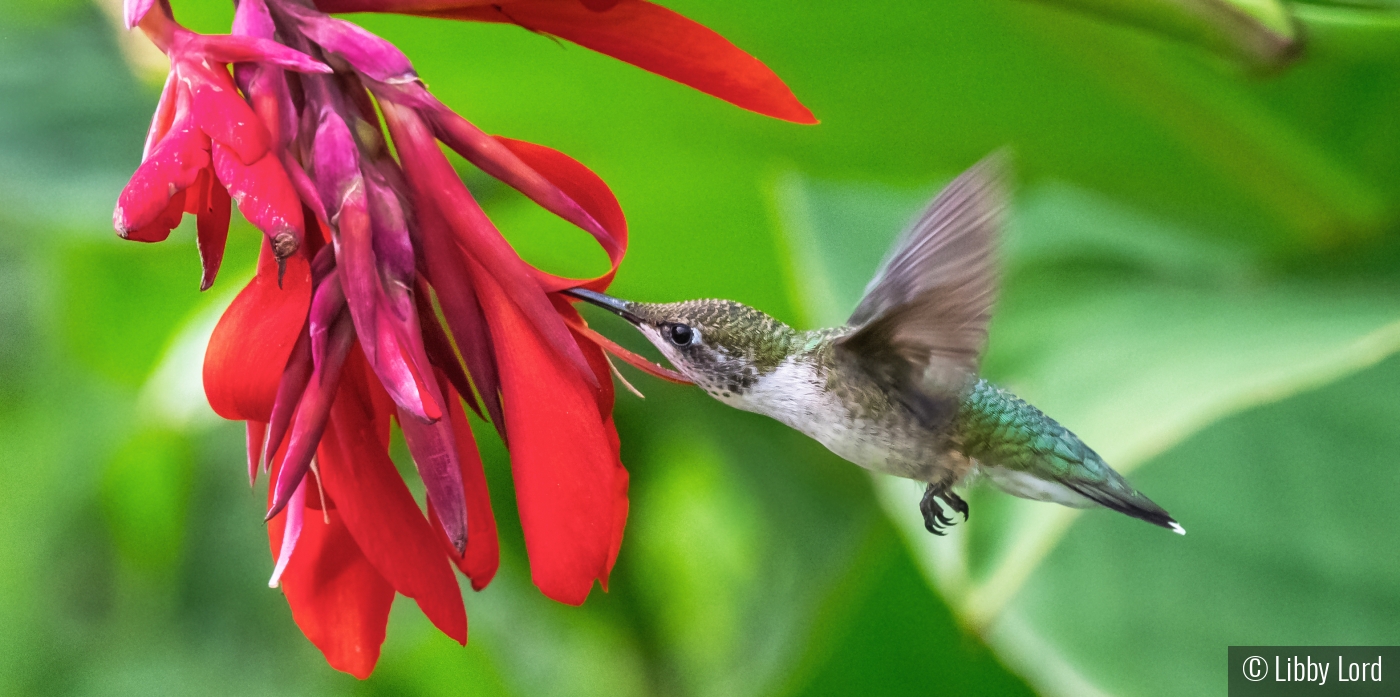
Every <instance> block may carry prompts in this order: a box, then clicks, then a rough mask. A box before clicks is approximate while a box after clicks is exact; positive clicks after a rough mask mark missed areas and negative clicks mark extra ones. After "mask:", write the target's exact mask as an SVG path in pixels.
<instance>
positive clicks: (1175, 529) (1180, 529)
mask: <svg viewBox="0 0 1400 697" xmlns="http://www.w3.org/2000/svg"><path fill="white" fill-rule="evenodd" d="M1170 525H1171V526H1172V532H1174V533H1176V534H1178V535H1185V534H1186V528H1183V527H1181V526H1180V525H1178V524H1177V523H1176V521H1172V522H1171V523H1170Z"/></svg>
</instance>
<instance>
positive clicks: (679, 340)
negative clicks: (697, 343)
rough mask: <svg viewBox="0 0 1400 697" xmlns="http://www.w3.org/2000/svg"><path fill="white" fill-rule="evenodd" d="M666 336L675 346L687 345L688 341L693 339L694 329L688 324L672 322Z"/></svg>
mask: <svg viewBox="0 0 1400 697" xmlns="http://www.w3.org/2000/svg"><path fill="white" fill-rule="evenodd" d="M667 336H669V337H670V339H671V343H673V344H675V345H677V346H689V345H690V342H692V341H694V340H695V330H693V329H691V328H690V325H688V324H673V325H671V327H670V329H669V330H668V331H667Z"/></svg>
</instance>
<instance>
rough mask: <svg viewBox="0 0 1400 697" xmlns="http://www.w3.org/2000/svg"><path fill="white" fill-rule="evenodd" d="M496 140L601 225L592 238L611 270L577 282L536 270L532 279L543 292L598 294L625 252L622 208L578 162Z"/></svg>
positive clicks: (519, 143)
mask: <svg viewBox="0 0 1400 697" xmlns="http://www.w3.org/2000/svg"><path fill="white" fill-rule="evenodd" d="M496 140H497V141H499V142H500V143H501V144H502V145H504V146H505V147H507V148H509V149H510V151H511V152H512V153H514V154H515V156H516V157H519V158H520V159H521V160H522V161H523V162H525V163H526V164H527V165H528V166H530V167H531V168H532V169H533V170H534V171H536V172H538V173H539V174H540V176H542V177H544V178H545V179H546V180H548V181H549V182H550V183H551V184H553V185H554V186H556V187H558V188H559V190H560V191H562V192H563V193H564V194H565V195H566V196H568V197H569V199H570V200H572V201H576V202H577V203H578V205H579V206H581V207H582V208H583V210H585V211H587V212H588V214H589V216H590V217H591V218H592V219H594V220H597V221H598V223H599V224H600V225H601V227H602V230H601V232H594V235H593V236H594V238H595V239H597V240H598V243H599V244H600V245H602V247H603V251H605V252H607V255H608V261H609V262H610V263H611V264H612V267H611V268H609V269H608V271H607V273H604V274H603V275H601V276H598V277H597V278H592V279H587V280H581V279H569V278H561V277H559V276H555V275H553V274H546V273H544V272H542V271H539V270H536V277H537V278H539V279H540V284H541V285H543V286H544V287H545V289H546V290H551V291H554V290H563V289H565V288H575V287H579V286H582V287H584V288H589V289H591V290H596V291H599V292H602V291H603V290H606V289H607V287H608V284H609V283H611V282H612V278H613V275H614V274H616V273H617V267H618V266H619V265H620V264H621V263H622V257H623V255H625V254H626V253H627V217H626V216H624V215H623V214H622V206H621V204H619V203H618V202H617V197H616V196H614V195H613V192H612V189H610V188H608V185H607V183H606V182H604V181H603V180H602V178H601V177H599V176H598V175H597V174H594V173H593V170H591V169H589V168H587V167H585V166H584V165H583V164H582V163H580V162H579V161H578V160H575V159H573V158H572V157H569V156H568V155H565V154H564V153H562V152H559V151H558V150H554V149H553V148H547V147H545V146H543V145H536V144H535V143H529V142H526V141H523V140H514V139H512V138H505V137H502V136H496Z"/></svg>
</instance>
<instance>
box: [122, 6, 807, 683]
mask: <svg viewBox="0 0 1400 697" xmlns="http://www.w3.org/2000/svg"><path fill="white" fill-rule="evenodd" d="M235 4H236V8H237V9H236V12H235V15H234V22H233V27H232V33H231V34H230V35H224V36H209V35H201V34H197V33H194V32H191V31H189V30H187V29H185V28H184V27H182V26H180V25H179V24H178V23H177V22H176V21H175V18H174V15H173V13H172V10H171V8H170V5H169V2H168V0H126V5H125V19H126V22H127V25H128V27H140V28H141V30H142V31H144V32H145V33H146V35H147V36H149V37H150V39H151V40H152V41H153V42H154V43H155V44H156V45H157V46H158V47H159V48H160V49H161V50H163V51H164V52H165V53H166V54H167V55H168V56H169V58H170V76H169V79H168V80H167V81H166V83H165V88H164V90H163V91H162V93H161V98H160V103H159V106H158V107H157V109H156V113H155V117H154V119H153V121H152V124H151V129H150V134H149V136H148V139H147V143H146V149H145V154H144V156H143V161H142V164H141V165H140V167H139V168H138V169H137V171H136V173H135V174H134V175H133V176H132V178H131V181H130V183H128V184H127V186H126V188H125V189H124V190H123V191H122V193H121V196H120V199H119V201H118V203H117V208H116V212H115V214H114V216H113V221H114V224H115V226H116V228H117V231H118V233H119V234H120V235H121V236H122V237H125V238H127V239H132V240H139V241H144V242H156V241H160V240H163V239H165V238H166V237H168V236H169V235H170V233H171V230H172V229H174V228H175V227H176V226H178V225H179V223H180V221H181V218H182V216H183V214H184V213H192V214H194V215H195V216H196V220H197V226H196V228H197V239H198V243H199V245H198V246H199V253H200V258H201V260H202V262H203V279H202V283H201V288H202V289H207V288H209V287H210V286H211V285H212V284H213V283H214V281H215V278H216V276H217V273H218V270H219V265H220V261H221V259H222V257H223V252H224V246H225V243H226V240H227V236H228V227H229V217H230V214H231V209H232V205H233V203H234V202H236V203H237V206H238V209H239V211H240V212H241V213H242V215H243V216H244V217H245V218H247V219H248V221H250V222H251V223H252V224H253V225H254V226H256V227H257V228H258V229H259V230H261V231H262V233H263V235H264V236H265V239H264V241H263V247H262V256H261V259H260V261H259V264H258V270H257V274H256V276H255V277H254V278H253V280H252V281H251V282H250V283H249V284H248V286H247V287H246V288H244V289H243V290H242V292H240V293H239V294H238V296H237V298H236V299H235V300H234V301H233V303H232V305H230V307H229V308H228V310H227V311H226V312H225V314H224V316H223V317H222V319H221V320H220V321H219V323H218V325H217V327H216V329H215V331H214V334H213V337H212V338H211V340H210V343H209V348H208V351H207V353H206V357H205V365H204V384H205V392H206V394H207V396H208V398H209V403H210V405H211V406H212V407H213V408H214V411H216V412H217V413H218V414H220V415H221V416H223V417H224V418H227V419H234V420H241V421H245V422H247V434H248V475H249V478H250V481H252V480H255V479H256V477H257V476H258V474H259V470H262V471H263V472H267V473H268V475H269V482H270V484H269V491H268V499H269V508H268V522H269V525H268V530H269V535H270V542H271V547H272V554H273V557H274V559H275V560H276V562H275V568H274V571H273V575H272V585H274V586H276V585H279V584H280V585H281V587H282V589H283V592H284V593H285V595H286V597H287V600H288V602H289V604H290V605H291V608H292V614H293V616H294V618H295V619H296V622H297V624H298V625H299V626H300V627H301V629H302V630H303V631H304V632H305V634H306V636H307V637H308V638H309V639H310V640H311V641H312V642H313V643H315V644H316V646H317V647H319V648H320V649H321V650H322V652H323V653H324V654H325V656H326V658H327V660H328V661H329V662H330V664H331V665H332V666H334V667H336V668H338V669H341V670H345V671H348V672H350V673H353V674H355V675H357V676H361V677H364V676H366V675H368V674H369V672H370V671H371V670H372V669H373V666H374V663H375V661H376V660H377V658H378V654H379V647H380V644H381V643H382V641H383V639H384V631H385V624H386V622H387V618H388V612H389V606H390V603H391V601H392V600H393V597H394V594H395V593H402V594H403V595H405V596H408V597H411V598H413V599H414V600H415V601H417V603H418V605H419V607H421V608H422V610H423V612H424V613H425V614H426V615H427V617H428V618H429V619H430V620H431V621H432V622H433V623H434V624H435V625H436V626H437V627H438V628H439V629H441V630H442V631H443V632H444V633H446V634H448V635H449V636H451V637H452V638H454V639H456V640H457V641H459V642H463V643H465V641H466V637H467V618H466V613H465V610H464V608H463V604H462V598H461V595H460V592H459V590H458V586H457V582H456V580H455V578H454V577H453V573H452V570H451V566H452V565H453V564H455V565H456V567H457V568H458V569H460V570H461V572H462V573H463V574H465V575H466V576H467V577H468V578H469V579H470V580H471V583H472V586H473V587H474V588H476V589H478V590H479V589H481V588H483V587H484V586H486V584H487V583H489V582H490V580H491V578H492V576H493V575H494V574H495V571H496V567H497V564H498V548H497V539H496V530H495V521H494V519H493V517H492V512H491V504H490V499H489V497H488V495H487V490H486V482H485V478H484V475H483V472H482V464H481V459H480V456H479V455H478V453H477V449H476V444H475V442H474V440H473V435H472V430H471V428H470V426H469V425H468V421H467V416H466V413H465V411H464V408H463V403H464V402H465V404H466V405H467V406H469V407H470V408H471V409H472V410H473V411H475V412H476V413H477V415H478V416H480V417H482V418H484V419H489V421H490V422H491V423H492V424H493V425H494V427H495V428H496V430H497V431H498V433H499V434H500V436H501V437H502V439H504V441H505V442H506V444H507V446H508V449H509V452H510V457H511V468H512V472H513V474H514V480H515V489H516V497H517V500H518V502H519V510H520V518H521V524H522V527H523V529H524V533H525V544H526V549H527V552H528V554H529V559H530V567H531V575H532V578H533V580H534V582H535V584H536V585H537V586H538V587H539V588H540V590H541V591H542V592H543V593H545V594H546V595H547V596H549V597H551V598H554V599H556V600H559V601H561V602H565V603H571V604H579V603H582V602H583V601H584V599H585V598H586V597H587V595H588V593H589V591H590V589H591V587H592V585H593V582H594V581H595V580H598V581H601V582H602V583H604V584H605V585H606V582H607V577H608V573H609V571H610V570H611V569H612V566H613V563H614V561H615V559H616V557H617V553H618V549H619V546H620V544H621V540H622V531H623V526H624V523H625V521H626V518H627V470H626V469H624V468H623V466H622V463H621V461H620V460H619V457H618V449H619V443H618V437H617V432H616V430H615V429H614V427H613V423H612V417H611V412H612V399H613V393H612V377H611V374H610V369H611V365H610V363H609V359H608V357H607V355H605V353H604V348H606V349H607V350H608V351H610V352H612V353H613V354H615V355H618V356H619V357H621V358H623V359H624V360H627V361H628V362H630V363H633V364H634V365H638V366H639V367H642V368H643V369H645V370H648V371H649V372H652V373H653V374H657V375H661V376H663V377H668V378H672V379H676V378H678V376H677V375H675V374H674V373H669V371H666V370H665V369H663V368H660V367H658V366H653V365H651V364H649V363H647V362H645V361H644V360H643V359H640V358H638V357H636V356H633V355H630V354H627V353H626V352H625V351H622V350H620V349H618V348H617V347H616V346H614V345H611V344H610V343H609V342H606V341H605V340H601V338H600V337H599V336H598V335H597V334H596V333H594V332H592V331H591V330H589V329H588V328H587V327H586V326H585V325H584V323H583V321H582V319H581V318H580V317H579V315H578V314H577V313H576V312H575V311H574V309H573V307H572V306H571V305H570V303H569V300H568V299H567V298H566V297H565V296H564V295H562V294H560V291H563V290H566V289H569V288H574V287H585V288H590V289H593V290H599V291H601V290H603V289H605V288H606V286H607V285H608V283H609V282H610V281H611V279H612V276H613V274H614V273H615V272H616V270H617V265H618V263H620V262H621V260H622V257H623V253H624V252H625V250H626V246H627V226H626V221H625V219H624V218H623V215H622V210H621V208H620V207H619V205H618V203H617V201H616V199H615V198H614V197H613V195H612V193H611V192H610V191H609V189H608V187H607V186H606V185H605V184H604V183H603V182H602V181H601V180H600V179H599V178H598V177H597V176H595V175H594V174H593V173H592V172H591V171H589V170H588V169H587V168H585V167H584V166H583V165H581V164H579V163H578V162H576V161H574V160H572V159H570V158H569V157H567V156H565V155H563V154H561V153H559V152H557V151H554V150H552V149H550V148H546V147H543V146H540V145H534V144H531V143H526V142H522V141H518V140H511V139H508V138H502V137H498V136H490V135H487V134H485V133H483V132H482V131H481V130H479V129H478V128H476V127H475V126H473V125H472V124H471V123H470V122H468V121H467V120H465V119H463V118H462V117H461V116H459V115H457V114H456V113H454V112H453V111H452V110H451V109H449V108H447V107H446V106H445V105H443V104H442V103H441V102H439V101H438V100H437V99H436V98H435V97H434V96H433V95H432V94H431V93H429V92H428V90H427V89H426V88H425V87H424V86H423V84H422V83H421V82H420V81H419V80H418V78H417V74H416V73H415V72H414V70H413V67H412V65H411V64H410V62H409V60H408V59H407V58H406V57H405V56H404V55H403V54H402V53H401V52H400V51H399V50H398V49H397V48H395V47H394V46H393V45H392V44H390V43H389V42H387V41H385V40H383V39H381V38H379V37H377V36H375V35H373V34H370V33H369V32H367V31H365V30H364V29H362V28H360V27H359V26H357V25H355V24H352V23H350V22H348V21H345V20H343V19H339V18H336V17H332V16H330V15H329V14H327V13H328V12H365V11H369V12H399V13H407V14H418V15H425V16H432V17H443V18H451V19H459V20H473V21H484V22H508V23H514V24H518V25H520V26H523V27H525V28H527V29H530V30H532V31H535V32H539V33H543V34H548V35H552V36H555V37H559V38H562V39H566V40H569V41H573V42H575V43H578V44H580V45H583V46H585V47H588V48H591V49H594V50H597V51H600V52H603V53H607V54H610V55H613V56H616V57H618V58H620V59H622V60H625V61H627V62H629V63H633V64H635V65H638V66H640V67H643V68H645V69H648V70H651V71H653V72H656V73H658V74H661V75H664V76H666V77H670V78H672V79H675V80H677V81H680V82H683V83H686V84H689V85H691V86H693V87H696V88H697V89H700V90H702V91H705V92H707V93H710V94H713V95H716V96H718V97H720V98H722V99H726V100H728V101H730V102H733V103H734V104H737V105H739V106H742V107H745V108H748V109H751V110H754V111H757V112H760V113H764V114H768V115H771V116H775V117H778V118H783V119H787V120H791V121H798V122H805V123H810V122H812V121H813V119H812V116H811V113H810V112H808V111H807V110H806V108H805V107H803V106H802V105H801V104H800V103H799V102H798V101H797V100H796V98H794V97H793V96H792V93H791V92H790V91H789V90H788V89H787V87H786V86H785V85H783V83H782V81H781V80H779V79H778V78H777V76H776V75H774V74H773V73H772V72H771V71H769V70H768V69H767V68H766V67H765V66H764V65H763V64H762V63H760V62H759V61H757V60H756V59H754V58H753V57H752V56H749V55H748V54H746V53H744V52H743V51H741V50H739V49H738V48H736V47H734V46H733V45H732V44H730V43H729V42H727V41H725V40H724V39H723V38H722V37H720V36H719V35H717V34H715V33H714V32H711V31H710V30H708V29H706V28H704V27H703V26H700V25H698V24H695V23H693V22H691V21H690V20H687V19H685V18H684V17H681V16H680V15H678V14H675V13H673V12H670V11H669V10H666V9H664V8H662V7H659V6H657V5H654V4H651V3H649V2H645V1H644V0H500V1H498V2H495V3H492V4H486V3H485V2H484V0H317V2H314V3H313V2H312V1H311V0H235ZM439 143H441V144H445V145H446V146H447V147H449V148H451V149H452V150H454V151H456V152H457V153H458V154H460V155H461V156H462V157H464V158H465V159H466V160H468V161H470V162H471V163H472V164H473V165H475V166H476V167H478V168H480V169H481V170H483V171H484V172H486V173H487V174H490V175H491V176H493V177H495V178H497V179H499V180H501V181H502V182H505V183H506V184H508V185H510V186H512V187H514V188H516V189H518V190H519V191H520V192H522V193H523V194H525V195H526V196H528V197H529V198H530V199H531V200H533V201H534V202H535V203H537V204H538V205H540V206H541V207H543V208H545V209H547V210H549V211H551V212H553V213H555V214H556V215H558V216H560V217H561V218H563V219H565V220H567V221H569V222H571V223H573V224H574V225H576V226H578V227H579V228H581V229H582V230H584V231H586V232H588V233H590V234H591V235H592V236H593V237H594V238H595V239H596V240H597V241H598V243H599V244H600V245H601V246H602V248H603V249H604V250H605V251H606V252H607V254H608V256H609V258H610V259H611V261H612V268H611V269H610V270H609V271H608V272H607V273H606V274H604V275H603V276H600V277H598V278H593V279H569V278H560V277H557V276H554V275H550V274H547V273H544V272H542V271H540V270H538V269H536V268H534V267H532V266H530V265H529V264H527V263H526V262H525V261H523V260H522V259H521V258H520V257H519V256H517V255H516V253H515V252H514V250H512V249H511V247H510V246H509V244H507V243H506V241H505V239H504V238H503V237H502V236H501V235H500V233H499V232H498V231H497V230H496V228H495V227H494V226H493V225H492V223H491V221H490V220H489V219H488V218H487V216H486V215H485V214H484V213H483V211H482V210H481V208H480V206H478V205H477V203H476V201H475V200H474V199H473V197H472V195H471V193H470V191H468V189H467V188H466V186H465V185H464V184H463V183H462V181H461V179H460V178H459V177H458V176H457V174H456V173H455V171H454V170H453V168H452V166H451V164H450V163H449V162H448V160H447V158H446V156H445V155H444V153H443V151H442V150H441V148H440V147H439ZM391 144H392V148H391V147H390V145H391ZM391 419H392V420H393V421H395V422H397V423H398V425H399V427H400V429H401V430H402V432H403V435H404V439H405V441H406V443H407V445H408V448H409V451H410V453H411V454H412V457H413V461H414V463H415V465H416V467H417V470H418V474H419V476H420V478H421V479H422V482H423V484H424V488H425V490H426V492H427V506H426V507H427V510H426V512H424V511H422V510H420V509H419V507H418V505H417V504H416V502H415V501H414V499H413V497H412V495H411V494H410V493H409V489H408V487H407V486H406V484H405V483H404V481H403V480H402V479H401V478H400V476H399V474H398V472H397V470H396V469H395V467H394V464H393V462H392V461H391V460H390V458H389V455H388V447H389V435H390V422H391Z"/></svg>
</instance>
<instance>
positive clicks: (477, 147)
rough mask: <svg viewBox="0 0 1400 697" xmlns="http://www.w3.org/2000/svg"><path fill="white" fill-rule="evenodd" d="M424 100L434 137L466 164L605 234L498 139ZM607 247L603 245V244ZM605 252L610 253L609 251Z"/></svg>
mask: <svg viewBox="0 0 1400 697" xmlns="http://www.w3.org/2000/svg"><path fill="white" fill-rule="evenodd" d="M423 94H424V97H425V99H428V100H431V101H432V102H433V103H434V107H435V108H433V109H431V110H425V113H426V115H427V116H428V118H429V119H430V120H431V121H432V122H433V127H434V128H433V130H434V132H435V133H436V134H437V137H438V138H439V139H440V140H441V141H442V142H443V143H445V144H446V145H447V146H448V147H450V148H452V149H453V150H455V151H457V154H459V155H461V156H462V157H464V158H466V159H467V161H469V162H471V163H472V164H474V165H476V166H477V167H480V168H481V170H482V171H483V172H486V173H487V174H489V175H491V176H493V177H495V178H497V179H499V180H501V181H503V182H505V183H506V184H509V185H510V186H512V187H514V188H515V189H517V190H519V191H520V193H523V194H525V195H526V196H528V197H529V198H530V200H532V201H534V202H535V203H537V204H539V205H540V207H542V208H544V209H545V210H547V211H549V212H551V213H553V214H555V215H557V216H559V217H561V218H563V219H564V220H567V221H569V222H571V223H573V224H574V225H577V226H579V227H581V228H583V229H584V230H587V231H588V232H589V233H592V234H593V235H594V236H595V237H598V238H599V239H604V238H606V237H607V236H608V233H607V232H606V231H605V230H604V229H603V228H602V226H601V225H599V223H598V221H597V220H596V219H594V218H593V217H592V216H591V215H589V214H588V213H587V212H586V211H584V209H583V207H581V206H580V205H579V204H578V202H576V201H574V200H573V199H571V198H569V196H568V195H567V194H565V193H564V192H563V191H562V190H560V189H559V187H557V186H555V185H554V183H553V182H551V181H549V180H548V179H546V178H545V177H543V176H541V175H540V173H539V172H536V171H535V170H534V169H533V168H531V167H530V166H529V165H528V164H526V163H525V162H524V161H523V160H522V159H521V158H520V157H519V156H517V155H516V154H515V153H513V152H511V149H510V148H509V147H507V146H506V145H505V143H503V142H502V141H501V140H500V139H497V138H493V137H491V136H489V135H486V133H484V132H483V131H482V130H481V129H479V128H477V127H476V126H475V125H473V124H472V123H471V122H470V121H467V120H466V119H464V118H462V117H461V116H458V115H457V114H456V113H455V112H453V111H452V110H451V109H448V108H447V107H446V106H445V105H443V104H442V103H441V102H437V101H436V100H435V99H433V98H432V97H431V95H427V94H426V91H424V93H423ZM605 246H606V245H605ZM608 251H610V252H611V251H612V249H611V248H610V249H609V250H608Z"/></svg>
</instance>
